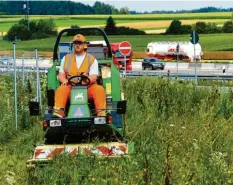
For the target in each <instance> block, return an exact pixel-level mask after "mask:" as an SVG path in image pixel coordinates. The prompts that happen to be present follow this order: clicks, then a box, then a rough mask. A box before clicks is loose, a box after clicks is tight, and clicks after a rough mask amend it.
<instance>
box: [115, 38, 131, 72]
mask: <svg viewBox="0 0 233 185" xmlns="http://www.w3.org/2000/svg"><path fill="white" fill-rule="evenodd" d="M119 45H120V42H117V43H110V46H111V49H112V53H113V62H114V64H115V65H116V66H117V67H118V68H119V69H121V70H124V69H125V59H124V56H123V55H122V54H121V53H120V52H119ZM132 56H133V52H132V51H131V53H130V54H129V55H127V56H126V70H127V71H132Z"/></svg>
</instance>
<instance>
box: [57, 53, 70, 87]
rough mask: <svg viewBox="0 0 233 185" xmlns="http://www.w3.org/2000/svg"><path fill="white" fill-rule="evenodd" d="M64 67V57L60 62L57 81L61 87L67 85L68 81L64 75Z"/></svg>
mask: <svg viewBox="0 0 233 185" xmlns="http://www.w3.org/2000/svg"><path fill="white" fill-rule="evenodd" d="M64 65H65V57H63V58H62V60H61V65H60V68H59V74H58V79H59V81H60V82H61V83H62V85H67V84H68V79H67V78H66V74H65V71H64Z"/></svg>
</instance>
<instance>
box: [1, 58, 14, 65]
mask: <svg viewBox="0 0 233 185" xmlns="http://www.w3.org/2000/svg"><path fill="white" fill-rule="evenodd" d="M8 63H9V65H12V64H13V61H12V59H11V58H10V57H0V65H8Z"/></svg>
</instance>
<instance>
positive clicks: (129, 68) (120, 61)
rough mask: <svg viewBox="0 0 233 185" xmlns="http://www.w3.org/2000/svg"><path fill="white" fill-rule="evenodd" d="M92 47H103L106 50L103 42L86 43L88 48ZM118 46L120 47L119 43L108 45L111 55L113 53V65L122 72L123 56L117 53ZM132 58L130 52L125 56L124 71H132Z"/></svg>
mask: <svg viewBox="0 0 233 185" xmlns="http://www.w3.org/2000/svg"><path fill="white" fill-rule="evenodd" d="M94 45H102V46H103V47H105V48H106V49H107V47H106V43H105V41H90V42H88V47H91V46H94ZM119 45H120V42H116V43H110V46H111V49H112V53H113V62H114V64H115V65H116V66H117V67H118V68H119V69H120V70H124V69H125V59H124V56H123V55H122V54H121V53H120V52H119ZM106 52H107V50H106ZM132 56H133V52H132V51H131V53H130V54H129V55H127V56H126V70H127V71H132Z"/></svg>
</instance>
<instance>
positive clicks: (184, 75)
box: [126, 71, 233, 80]
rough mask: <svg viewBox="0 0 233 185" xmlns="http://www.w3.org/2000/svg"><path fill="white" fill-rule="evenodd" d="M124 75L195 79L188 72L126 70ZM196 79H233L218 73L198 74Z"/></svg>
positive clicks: (193, 75)
mask: <svg viewBox="0 0 233 185" xmlns="http://www.w3.org/2000/svg"><path fill="white" fill-rule="evenodd" d="M126 76H128V77H139V76H153V77H159V76H160V77H164V78H168V76H169V78H180V79H190V80H193V79H195V74H194V73H193V74H190V73H178V74H177V73H170V74H169V75H168V73H167V72H151V71H127V72H126ZM197 78H198V79H208V80H233V75H222V74H221V75H218V74H198V75H197Z"/></svg>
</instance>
